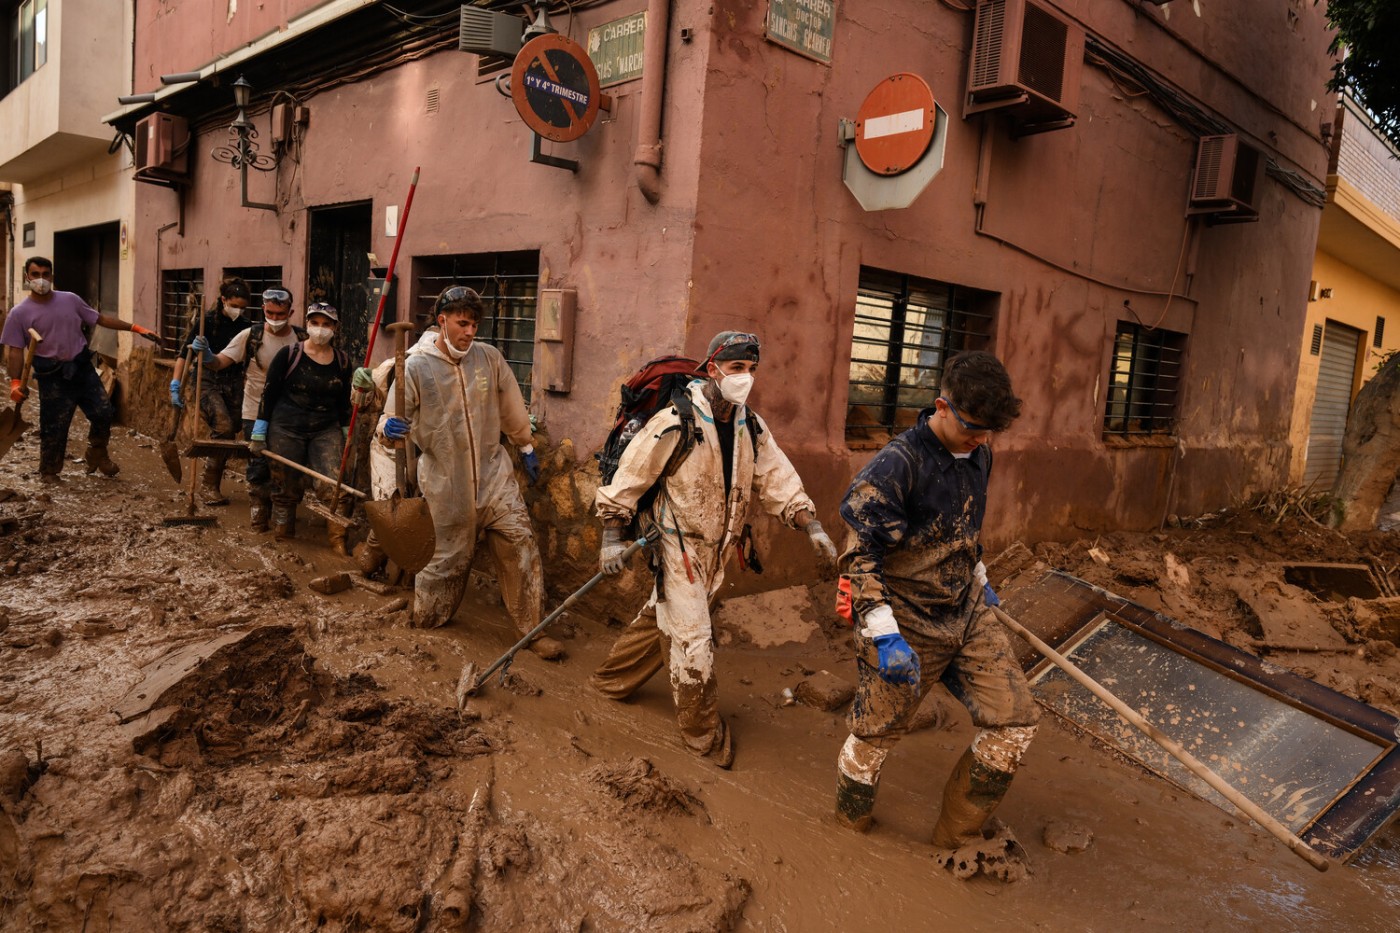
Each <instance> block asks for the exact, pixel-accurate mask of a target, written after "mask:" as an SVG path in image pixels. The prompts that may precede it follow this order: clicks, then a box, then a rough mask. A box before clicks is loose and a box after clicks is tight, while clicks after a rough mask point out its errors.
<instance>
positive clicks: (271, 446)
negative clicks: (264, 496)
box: [267, 421, 345, 534]
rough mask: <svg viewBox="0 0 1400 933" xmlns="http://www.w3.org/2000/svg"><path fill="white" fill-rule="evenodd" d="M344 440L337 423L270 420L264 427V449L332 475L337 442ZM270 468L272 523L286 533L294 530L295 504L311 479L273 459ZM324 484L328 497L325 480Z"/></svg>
mask: <svg viewBox="0 0 1400 933" xmlns="http://www.w3.org/2000/svg"><path fill="white" fill-rule="evenodd" d="M344 440H345V434H344V432H343V431H341V430H340V425H338V424H331V425H330V426H329V427H322V428H316V427H314V426H312V427H303V426H302V425H301V424H297V423H294V424H283V423H280V422H278V421H273V422H272V424H271V425H270V426H269V427H268V429H267V449H268V450H270V451H272V452H273V453H275V454H279V455H281V456H283V457H286V458H287V459H288V460H292V461H294V462H296V463H300V464H304V465H305V466H308V467H310V468H311V469H313V470H315V471H316V472H318V473H322V474H325V475H327V476H332V477H334V476H335V473H336V470H337V469H338V468H339V466H340V451H341V443H342V442H343V441H344ZM270 469H271V472H272V476H273V492H272V523H273V524H274V525H276V526H278V527H279V528H283V529H286V531H287V532H288V533H290V532H294V531H295V530H296V509H297V504H298V503H300V502H301V499H302V496H304V495H305V494H306V487H307V486H308V485H309V484H311V483H314V482H315V480H312V479H311V478H310V477H309V476H307V475H306V474H305V473H302V472H301V471H299V470H294V469H292V468H291V467H287V466H283V465H281V464H280V463H276V462H273V463H272V464H271V468H270ZM326 487H327V488H326V495H327V501H329V494H330V487H329V484H326ZM281 533H282V532H279V534H281Z"/></svg>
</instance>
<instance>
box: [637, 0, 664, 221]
mask: <svg viewBox="0 0 1400 933" xmlns="http://www.w3.org/2000/svg"><path fill="white" fill-rule="evenodd" d="M670 31H671V0H647V34H646V42H645V45H644V46H643V48H642V104H641V107H642V113H641V119H640V120H639V121H638V124H637V152H636V155H634V156H633V157H632V164H633V165H635V166H636V167H637V187H638V188H640V189H641V191H642V196H643V197H645V198H646V199H647V202H648V203H649V204H655V203H657V202H658V201H660V200H661V161H662V148H663V143H662V142H661V108H662V106H663V105H664V104H665V102H666V42H667V39H668V36H669V34H670Z"/></svg>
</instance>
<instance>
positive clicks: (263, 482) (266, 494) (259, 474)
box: [243, 418, 272, 531]
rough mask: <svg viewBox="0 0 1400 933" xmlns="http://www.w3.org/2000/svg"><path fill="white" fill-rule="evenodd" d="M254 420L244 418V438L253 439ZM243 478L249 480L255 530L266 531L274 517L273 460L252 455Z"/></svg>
mask: <svg viewBox="0 0 1400 933" xmlns="http://www.w3.org/2000/svg"><path fill="white" fill-rule="evenodd" d="M253 424H254V422H253V420H252V419H251V418H244V419H243V439H244V440H245V441H251V440H252V439H253ZM243 478H244V479H245V480H247V481H248V517H249V519H250V521H251V522H252V525H253V528H254V530H257V531H266V530H267V525H268V522H269V521H271V519H272V461H271V460H268V459H267V458H266V457H257V456H252V457H249V458H248V465H247V466H246V467H244V469H243Z"/></svg>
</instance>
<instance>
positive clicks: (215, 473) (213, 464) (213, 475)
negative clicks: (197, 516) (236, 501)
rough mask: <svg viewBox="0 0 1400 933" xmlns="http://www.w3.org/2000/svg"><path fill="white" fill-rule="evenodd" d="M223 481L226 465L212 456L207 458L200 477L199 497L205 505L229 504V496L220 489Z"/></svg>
mask: <svg viewBox="0 0 1400 933" xmlns="http://www.w3.org/2000/svg"><path fill="white" fill-rule="evenodd" d="M223 481H224V465H223V464H222V463H220V462H219V461H218V460H215V459H214V458H212V457H210V458H209V459H207V460H205V461H204V471H203V473H201V474H200V477H199V497H200V498H201V499H203V500H204V504H205V505H228V497H227V496H225V495H224V494H223V492H222V490H220V489H219V486H220V485H222V484H223Z"/></svg>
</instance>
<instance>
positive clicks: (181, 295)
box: [158, 269, 204, 359]
mask: <svg viewBox="0 0 1400 933" xmlns="http://www.w3.org/2000/svg"><path fill="white" fill-rule="evenodd" d="M203 302H204V270H203V269H165V270H163V271H162V272H161V274H160V348H159V350H158V354H159V355H160V356H161V357H163V358H165V359H172V358H174V357H175V355H176V354H178V353H179V351H180V342H181V341H182V340H184V339H185V334H186V332H188V331H189V328H190V325H191V324H192V323H193V322H194V321H195V320H197V317H198V315H199V313H200V311H201V310H202V309H203Z"/></svg>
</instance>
